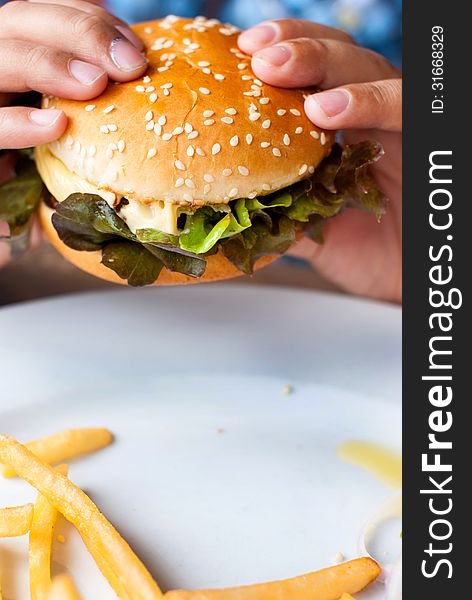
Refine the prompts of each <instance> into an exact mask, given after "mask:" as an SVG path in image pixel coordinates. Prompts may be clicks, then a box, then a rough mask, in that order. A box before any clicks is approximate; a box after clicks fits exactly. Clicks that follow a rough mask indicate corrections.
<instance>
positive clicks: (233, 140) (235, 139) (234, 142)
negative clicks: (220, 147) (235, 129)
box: [229, 135, 239, 147]
mask: <svg viewBox="0 0 472 600" xmlns="http://www.w3.org/2000/svg"><path fill="white" fill-rule="evenodd" d="M229 144H230V146H233V147H234V146H237V145H238V144H239V138H238V136H237V135H233V137H232V138H231V139H230V140H229Z"/></svg>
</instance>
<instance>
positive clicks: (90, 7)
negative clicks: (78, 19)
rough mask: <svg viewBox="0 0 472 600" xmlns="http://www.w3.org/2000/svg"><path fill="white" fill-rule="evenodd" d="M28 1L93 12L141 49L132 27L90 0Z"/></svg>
mask: <svg viewBox="0 0 472 600" xmlns="http://www.w3.org/2000/svg"><path fill="white" fill-rule="evenodd" d="M29 2H30V3H40V4H60V5H61V6H69V7H71V8H76V9H77V10H82V11H83V12H86V13H91V14H95V15H97V16H99V17H101V18H102V19H103V20H104V21H106V22H107V23H110V25H113V27H115V28H116V29H118V31H119V32H120V33H122V34H123V35H124V36H125V37H126V38H128V39H129V41H130V42H131V43H132V44H133V45H134V46H136V48H137V49H138V50H140V51H141V50H142V49H143V47H144V45H143V43H142V41H141V40H140V38H139V37H138V36H137V35H136V34H135V33H134V31H133V30H132V29H130V27H129V26H128V24H127V23H125V22H124V21H122V20H121V19H118V17H115V15H112V14H111V13H109V12H108V11H107V10H105V9H104V8H102V7H101V6H97V5H96V4H92V3H91V2H90V0H29Z"/></svg>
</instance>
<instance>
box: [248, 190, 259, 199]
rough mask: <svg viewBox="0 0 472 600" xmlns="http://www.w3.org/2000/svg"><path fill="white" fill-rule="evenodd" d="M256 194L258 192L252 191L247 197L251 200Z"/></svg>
mask: <svg viewBox="0 0 472 600" xmlns="http://www.w3.org/2000/svg"><path fill="white" fill-rule="evenodd" d="M256 196H257V192H251V193H250V194H248V195H247V197H248V198H249V200H252V199H253V198H255V197H256Z"/></svg>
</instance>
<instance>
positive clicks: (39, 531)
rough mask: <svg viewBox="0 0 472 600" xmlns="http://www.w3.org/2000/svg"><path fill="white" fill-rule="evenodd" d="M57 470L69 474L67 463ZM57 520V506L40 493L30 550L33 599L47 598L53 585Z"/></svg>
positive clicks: (31, 592) (30, 539)
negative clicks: (52, 554)
mask: <svg viewBox="0 0 472 600" xmlns="http://www.w3.org/2000/svg"><path fill="white" fill-rule="evenodd" d="M56 471H58V472H59V473H61V474H62V475H67V465H60V466H59V467H56ZM56 521H57V509H56V507H55V506H53V505H52V504H51V503H50V502H49V500H48V499H47V498H46V497H45V496H43V495H42V494H38V497H37V499H36V503H35V505H34V515H33V522H32V523H31V530H30V537H29V550H28V557H29V576H30V598H31V600H47V596H48V590H49V588H50V587H51V552H52V542H53V535H54V528H55V526H56Z"/></svg>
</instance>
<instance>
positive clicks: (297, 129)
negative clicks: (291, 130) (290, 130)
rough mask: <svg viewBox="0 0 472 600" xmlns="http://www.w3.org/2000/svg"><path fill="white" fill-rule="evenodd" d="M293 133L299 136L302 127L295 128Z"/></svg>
mask: <svg viewBox="0 0 472 600" xmlns="http://www.w3.org/2000/svg"><path fill="white" fill-rule="evenodd" d="M295 133H296V134H297V135H300V133H303V127H297V128H296V129H295Z"/></svg>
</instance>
